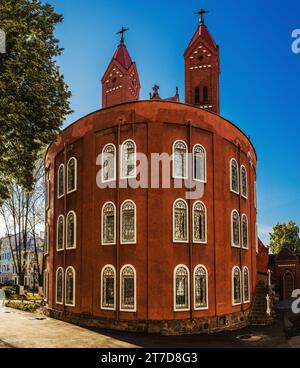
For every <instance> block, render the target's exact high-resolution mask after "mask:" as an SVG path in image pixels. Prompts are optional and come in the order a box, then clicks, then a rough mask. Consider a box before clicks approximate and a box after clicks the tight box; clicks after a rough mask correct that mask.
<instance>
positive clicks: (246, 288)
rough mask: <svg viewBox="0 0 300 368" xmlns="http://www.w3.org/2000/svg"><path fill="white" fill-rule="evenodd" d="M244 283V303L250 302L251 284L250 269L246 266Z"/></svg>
mask: <svg viewBox="0 0 300 368" xmlns="http://www.w3.org/2000/svg"><path fill="white" fill-rule="evenodd" d="M243 285H244V303H249V302H250V286H249V270H248V267H244V270H243Z"/></svg>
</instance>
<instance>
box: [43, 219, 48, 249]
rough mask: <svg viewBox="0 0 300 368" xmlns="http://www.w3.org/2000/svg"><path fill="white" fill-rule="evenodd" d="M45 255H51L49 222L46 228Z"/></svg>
mask: <svg viewBox="0 0 300 368" xmlns="http://www.w3.org/2000/svg"><path fill="white" fill-rule="evenodd" d="M44 253H45V255H47V254H48V253H49V225H48V222H46V226H45V239H44Z"/></svg>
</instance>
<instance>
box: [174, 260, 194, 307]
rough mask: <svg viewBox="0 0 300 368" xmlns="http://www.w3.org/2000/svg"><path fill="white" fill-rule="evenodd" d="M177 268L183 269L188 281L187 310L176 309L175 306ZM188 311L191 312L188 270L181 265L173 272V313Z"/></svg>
mask: <svg viewBox="0 0 300 368" xmlns="http://www.w3.org/2000/svg"><path fill="white" fill-rule="evenodd" d="M179 268H184V269H185V270H186V271H187V279H188V285H187V292H188V295H187V300H188V307H187V308H184V309H181V308H177V305H176V273H177V270H178V269H179ZM190 310H191V296H190V270H189V268H188V267H187V266H186V265H183V264H181V265H178V266H176V267H175V268H174V272H173V311H174V312H176V313H179V312H189V311H190Z"/></svg>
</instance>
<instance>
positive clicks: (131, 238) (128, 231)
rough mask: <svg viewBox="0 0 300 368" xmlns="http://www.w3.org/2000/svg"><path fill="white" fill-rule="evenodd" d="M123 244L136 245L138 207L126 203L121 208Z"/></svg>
mask: <svg viewBox="0 0 300 368" xmlns="http://www.w3.org/2000/svg"><path fill="white" fill-rule="evenodd" d="M120 224H121V244H135V243H136V206H135V203H134V202H132V201H126V202H124V203H123V204H122V206H121V221H120Z"/></svg>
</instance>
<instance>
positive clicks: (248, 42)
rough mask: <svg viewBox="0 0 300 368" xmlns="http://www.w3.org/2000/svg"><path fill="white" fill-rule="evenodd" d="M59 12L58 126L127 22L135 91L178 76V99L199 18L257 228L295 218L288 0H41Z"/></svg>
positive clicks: (299, 76)
mask: <svg viewBox="0 0 300 368" xmlns="http://www.w3.org/2000/svg"><path fill="white" fill-rule="evenodd" d="M47 2H48V3H50V4H52V5H53V6H54V7H55V9H56V10H57V11H58V12H60V13H62V14H63V15H64V18H65V19H64V22H63V24H62V25H60V26H59V27H58V28H57V37H58V38H59V39H60V41H61V46H62V47H64V48H65V51H64V53H63V55H62V56H61V57H60V58H59V60H58V62H59V64H60V66H61V70H62V72H63V74H64V76H65V79H66V81H67V83H68V84H69V85H70V88H71V91H72V93H73V98H72V108H73V110H74V111H75V112H74V114H72V115H71V116H69V117H68V119H67V121H66V125H68V124H69V123H71V122H73V121H75V120H76V119H78V118H80V117H82V116H84V115H86V114H88V113H90V112H92V111H94V110H98V109H99V108H100V96H101V84H100V80H101V77H102V74H103V73H104V71H105V68H106V67H107V64H108V63H109V61H110V59H111V57H112V55H113V53H114V51H115V49H116V47H117V45H118V36H117V35H116V31H118V30H119V28H120V27H121V26H122V25H125V26H128V27H129V28H130V32H129V33H128V34H127V36H126V45H127V47H128V49H129V51H130V53H131V55H132V57H133V59H134V60H135V61H136V62H137V65H138V70H139V74H140V79H141V84H142V92H141V94H142V96H141V97H142V98H148V96H149V92H150V91H151V88H152V86H153V85H154V84H155V83H157V84H158V85H159V86H160V87H161V91H160V92H161V95H162V96H165V97H167V96H169V95H173V94H174V92H175V87H176V86H177V85H178V86H179V89H180V92H181V98H182V100H183V91H184V88H183V86H184V64H183V56H182V55H183V52H184V50H185V48H186V46H187V44H188V42H189V41H190V39H191V37H192V35H193V33H194V31H195V29H196V26H197V22H198V18H197V16H195V15H194V14H193V13H194V12H195V11H197V10H199V8H201V7H204V8H206V9H208V10H209V11H210V14H208V15H207V16H206V23H207V25H208V27H209V30H210V32H211V33H212V35H213V36H214V38H215V40H216V42H217V43H218V44H219V45H220V50H221V71H222V74H221V113H222V115H223V116H224V117H226V118H227V119H229V120H231V121H233V122H234V123H235V124H237V125H238V126H239V127H240V128H241V129H242V130H243V131H244V132H245V133H246V134H247V135H250V136H251V139H252V141H253V143H254V145H255V147H256V150H257V153H258V158H259V163H258V201H259V218H258V222H259V228H260V236H261V237H262V239H263V240H264V241H265V242H267V243H268V232H269V231H270V229H271V227H272V226H273V225H274V224H276V223H277V222H286V221H288V220H290V219H293V220H295V221H296V222H297V223H298V224H299V225H300V211H299V208H300V174H299V157H300V144H299V137H298V136H299V133H300V128H299V115H298V114H299V96H300V93H299V92H300V91H299V89H300V83H299V81H300V54H298V55H296V54H293V53H292V51H291V44H292V38H291V34H292V31H293V30H294V29H297V28H300V17H299V13H300V2H299V1H298V0H286V1H285V2H284V3H283V2H282V1H281V0H263V1H259V0H252V1H251V2H249V1H247V2H246V1H237V0H226V1H220V0H202V1H199V0H198V1H194V0H189V1H186V0H177V1H170V0H165V1H158V0H152V1H141V0H122V1H121V0H114V1H111V0H85V1H84V0H75V1H74V0H49V1H47Z"/></svg>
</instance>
